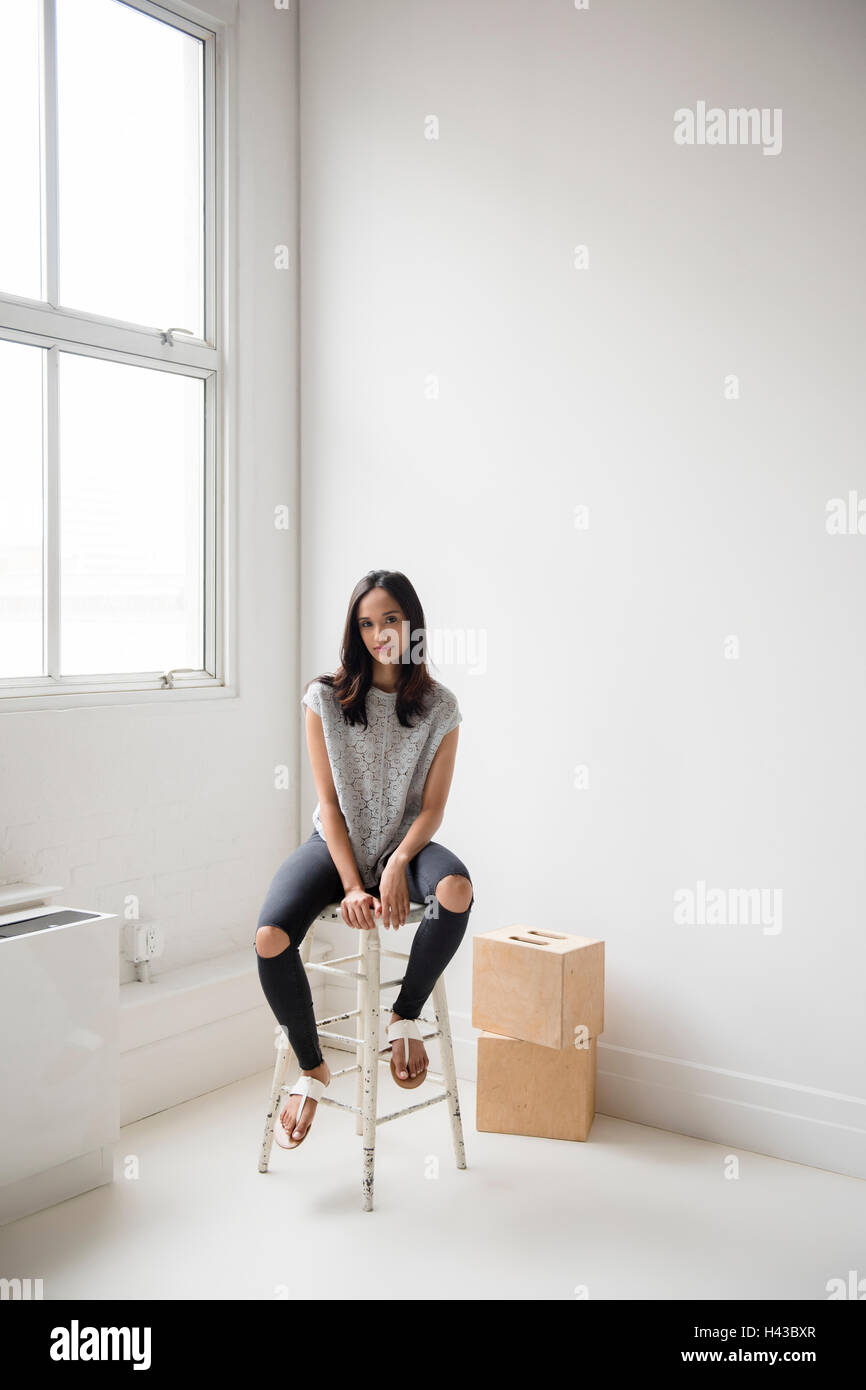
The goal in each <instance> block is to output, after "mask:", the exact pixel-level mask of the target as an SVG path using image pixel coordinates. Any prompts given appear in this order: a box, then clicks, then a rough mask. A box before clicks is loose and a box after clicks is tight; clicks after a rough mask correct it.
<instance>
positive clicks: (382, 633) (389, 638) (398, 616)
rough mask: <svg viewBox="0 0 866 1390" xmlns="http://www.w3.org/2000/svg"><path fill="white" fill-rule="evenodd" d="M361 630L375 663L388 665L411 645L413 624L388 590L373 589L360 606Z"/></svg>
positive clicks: (359, 625)
mask: <svg viewBox="0 0 866 1390" xmlns="http://www.w3.org/2000/svg"><path fill="white" fill-rule="evenodd" d="M357 612H358V627H359V629H360V632H361V636H362V638H363V639H364V645H365V647H366V648H367V651H368V652H369V653H370V655H371V656H372V658H373V660H374V661H379V662H381V663H382V664H383V665H384V666H388V665H391V664H393V663H394V662H397V661H399V660H400V657H401V656H402V654H403V649H404V647H406V646H408V644H409V621H408V619H407V617H406V614H405V613H404V612H403V609H402V608H401V607H400V605H399V603H398V602H397V600H396V599H394V598H392V597H391V595H390V594H389V593H388V590H387V589H370V591H369V592H368V593H366V594H365V595H364V597H363V598H362V599H361V602H360V603H359V604H358V610H357Z"/></svg>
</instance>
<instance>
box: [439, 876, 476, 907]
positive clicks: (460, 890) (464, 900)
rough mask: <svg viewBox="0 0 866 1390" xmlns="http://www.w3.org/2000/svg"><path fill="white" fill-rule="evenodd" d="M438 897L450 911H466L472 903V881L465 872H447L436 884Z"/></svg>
mask: <svg viewBox="0 0 866 1390" xmlns="http://www.w3.org/2000/svg"><path fill="white" fill-rule="evenodd" d="M436 897H437V898H438V899H439V901H440V903H441V904H442V906H443V907H444V908H446V909H447V911H448V912H466V910H467V909H468V908H469V906H470V905H471V903H472V883H471V881H470V880H469V879H468V878H467V877H466V875H465V874H446V875H445V877H444V878H440V880H439V882H438V883H437V884H436Z"/></svg>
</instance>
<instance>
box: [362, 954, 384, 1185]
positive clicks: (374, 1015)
mask: <svg viewBox="0 0 866 1390" xmlns="http://www.w3.org/2000/svg"><path fill="white" fill-rule="evenodd" d="M361 930H362V931H363V933H364V945H363V955H364V974H365V975H366V977H367V978H366V980H365V982H364V1013H363V1015H362V1017H363V1020H364V1102H363V1111H364V1140H363V1143H364V1169H363V1176H362V1180H361V1194H362V1202H361V1209H362V1210H363V1211H372V1210H373V1164H374V1161H375V1158H376V1115H377V1108H376V1095H377V1090H378V1084H379V980H380V975H379V967H380V955H379V928H378V926H376V927H367V928H361Z"/></svg>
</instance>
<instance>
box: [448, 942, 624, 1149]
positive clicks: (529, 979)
mask: <svg viewBox="0 0 866 1390" xmlns="http://www.w3.org/2000/svg"><path fill="white" fill-rule="evenodd" d="M472 1026H473V1028H481V1029H482V1030H483V1031H482V1033H481V1037H480V1038H479V1039H478V1085H477V1090H476V1097H477V1100H476V1118H475V1123H476V1127H477V1128H478V1129H480V1130H488V1131H491V1132H493V1133H496V1134H532V1135H537V1136H539V1137H541V1138H547V1139H586V1138H587V1137H588V1135H589V1131H590V1128H591V1127H592V1120H593V1116H594V1114H595V1075H596V1058H597V1038H598V1035H599V1034H600V1033H602V1032H604V942H603V941H599V940H596V939H595V938H594V937H588V936H570V935H567V934H565V933H563V932H552V931H542V930H540V929H538V928H534V927H523V926H514V927H499V928H497V930H496V931H490V932H485V933H484V934H483V935H481V936H476V937H475V938H474V944H473V958H472Z"/></svg>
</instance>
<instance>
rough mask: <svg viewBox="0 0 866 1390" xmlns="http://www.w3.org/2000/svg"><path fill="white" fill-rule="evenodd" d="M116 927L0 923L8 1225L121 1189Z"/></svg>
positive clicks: (109, 921)
mask: <svg viewBox="0 0 866 1390" xmlns="http://www.w3.org/2000/svg"><path fill="white" fill-rule="evenodd" d="M4 906H5V904H4ZM116 921H117V919H116V915H115V914H114V913H105V912H101V913H95V912H84V911H82V910H81V909H79V908H64V907H55V906H49V907H39V908H28V909H22V908H20V907H19V908H18V909H17V910H15V911H11V912H9V911H7V912H4V913H2V914H0V1112H2V1131H3V1138H2V1144H0V1225H2V1224H3V1223H5V1222H8V1221H13V1220H15V1219H16V1218H17V1217H20V1216H25V1215H28V1214H29V1213H30V1212H33V1211H40V1210H41V1209H42V1208H43V1207H46V1206H50V1205H52V1204H53V1203H55V1202H59V1201H63V1200H65V1198H67V1197H72V1196H75V1195H77V1194H78V1193H79V1192H87V1191H89V1190H90V1189H91V1188H93V1187H97V1186H99V1185H100V1184H101V1183H108V1182H111V1181H112V1178H113V1150H114V1145H115V1143H116V1142H117V1139H118V1137H119V1132H120V1127H119V1053H118V1013H119V989H118V941H117V926H116Z"/></svg>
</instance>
